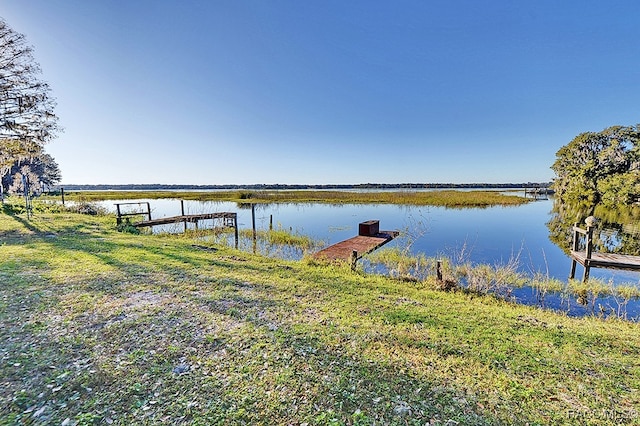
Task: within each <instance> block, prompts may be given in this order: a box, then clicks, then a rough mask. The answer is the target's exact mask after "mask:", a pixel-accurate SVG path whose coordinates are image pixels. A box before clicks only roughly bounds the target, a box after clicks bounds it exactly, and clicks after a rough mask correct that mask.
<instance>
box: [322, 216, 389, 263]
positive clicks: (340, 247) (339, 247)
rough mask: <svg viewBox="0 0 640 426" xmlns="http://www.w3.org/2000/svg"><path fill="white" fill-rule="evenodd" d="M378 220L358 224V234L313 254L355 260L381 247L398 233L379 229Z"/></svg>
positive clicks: (330, 258) (329, 258) (334, 258)
mask: <svg viewBox="0 0 640 426" xmlns="http://www.w3.org/2000/svg"><path fill="white" fill-rule="evenodd" d="M379 224H380V222H379V221H377V220H369V221H367V222H362V223H360V224H359V230H358V231H359V232H358V235H357V236H355V237H353V238H349V239H348V240H344V241H341V242H339V243H336V244H334V245H332V246H329V247H327V248H325V249H323V250H320V251H319V252H317V253H316V254H314V256H313V257H314V258H316V259H324V260H344V261H351V262H355V261H357V260H358V259H360V258H361V257H362V256H364V255H365V254H367V253H371V252H372V251H374V250H376V249H378V248H380V247H382V246H383V245H385V244H386V243H388V242H389V241H391V240H393V239H394V238H395V237H397V236H398V235H399V234H400V233H399V232H398V231H380V230H379Z"/></svg>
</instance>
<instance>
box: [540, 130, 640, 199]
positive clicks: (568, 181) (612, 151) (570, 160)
mask: <svg viewBox="0 0 640 426" xmlns="http://www.w3.org/2000/svg"><path fill="white" fill-rule="evenodd" d="M551 168H552V169H553V171H554V172H555V174H556V177H555V179H554V182H553V187H554V189H555V191H556V194H557V197H558V198H559V199H560V200H561V201H562V202H564V203H573V204H575V203H578V204H583V205H585V206H586V205H588V206H596V205H598V204H599V205H602V206H605V207H608V208H614V209H615V208H618V207H626V206H629V205H632V204H633V203H635V202H637V201H638V199H639V198H640V125H636V126H612V127H609V128H607V129H604V130H603V131H601V132H586V133H582V134H580V135H578V136H576V137H575V138H574V139H573V140H572V141H571V142H570V143H569V144H567V145H565V146H563V147H562V148H560V150H559V151H558V152H557V154H556V161H555V162H554V163H553V166H552V167H551Z"/></svg>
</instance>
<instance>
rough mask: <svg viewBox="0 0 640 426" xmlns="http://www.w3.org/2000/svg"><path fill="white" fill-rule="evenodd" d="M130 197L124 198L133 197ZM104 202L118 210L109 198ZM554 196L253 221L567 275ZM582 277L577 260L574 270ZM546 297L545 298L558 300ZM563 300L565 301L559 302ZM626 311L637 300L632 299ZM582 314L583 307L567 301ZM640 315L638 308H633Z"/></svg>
mask: <svg viewBox="0 0 640 426" xmlns="http://www.w3.org/2000/svg"><path fill="white" fill-rule="evenodd" d="M130 201H131V200H129V202H130ZM135 201H148V202H149V203H150V205H151V209H152V217H153V218H159V217H164V216H174V215H179V214H181V207H180V201H179V200H175V199H162V200H135ZM116 202H119V201H108V202H106V201H105V202H103V203H102V205H103V206H104V207H106V208H108V209H109V210H111V211H115V206H114V203H116ZM552 206H553V201H552V200H540V201H535V202H531V203H528V204H525V205H521V206H516V207H489V208H467V209H449V208H444V207H415V206H398V205H385V204H364V205H361V204H340V205H329V204H317V203H316V204H268V205H257V206H256V227H257V228H258V229H268V228H269V223H270V221H271V220H272V221H273V226H274V228H276V229H277V228H278V227H281V228H284V229H290V230H292V231H294V232H297V233H300V234H303V235H308V236H311V237H313V238H314V239H319V240H322V241H323V242H325V243H326V244H327V245H330V244H333V243H336V242H339V241H342V240H344V239H347V238H351V237H353V236H355V235H357V233H358V224H359V223H360V222H364V221H367V220H371V219H375V220H379V221H380V229H381V230H398V231H401V232H402V233H403V234H404V237H401V238H398V239H396V240H394V241H392V242H391V243H389V244H388V245H387V246H385V247H393V246H400V247H406V246H407V244H408V243H409V242H412V245H411V252H413V253H419V252H422V253H424V254H425V255H426V256H429V257H435V256H446V257H451V258H457V257H458V256H459V254H460V253H461V252H463V251H464V253H465V254H466V256H467V257H466V258H467V259H468V260H470V261H471V262H472V263H474V264H489V265H505V264H507V263H509V261H510V260H511V259H513V258H514V257H518V258H519V265H520V266H519V268H520V270H521V271H523V272H527V273H535V272H542V273H544V274H545V275H549V276H550V277H553V278H557V279H560V280H562V281H566V279H567V278H568V275H569V271H570V267H571V260H570V258H569V257H568V256H567V255H566V254H565V253H564V252H563V251H562V249H560V247H558V246H557V245H555V244H554V243H553V242H551V240H550V239H549V229H548V228H547V226H546V223H547V222H548V221H549V219H550V217H551V216H550V212H551V210H552ZM184 208H185V213H186V214H195V213H209V212H236V213H237V214H238V225H239V228H240V229H243V228H246V229H251V226H252V219H251V209H250V208H246V207H245V208H242V207H241V206H239V205H238V204H236V203H231V202H200V201H184ZM182 226H183V225H167V226H165V227H157V228H158V229H155V230H154V232H163V231H164V232H167V231H168V232H172V231H180V230H182V229H183V228H182ZM581 276H582V267H581V266H580V265H578V269H577V277H581ZM591 277H592V278H598V279H601V280H604V281H605V282H610V281H611V282H613V283H614V284H621V283H626V284H629V283H631V284H634V285H638V284H639V283H640V273H635V272H626V271H612V270H606V269H592V270H591ZM514 294H515V296H516V297H517V298H518V300H519V301H521V302H524V303H533V301H534V299H535V295H534V294H533V293H532V291H531V289H526V288H525V289H518V290H516V291H515V292H514ZM562 302H563V301H562V300H555V301H554V296H548V299H547V304H549V305H554V304H556V305H557V304H561V303H562ZM564 303H566V301H565V302H564ZM629 308H633V311H634V312H632V309H628V311H629V316H634V314H635V310H637V307H635V306H631V304H630V305H629ZM571 310H572V311H574V312H573V313H574V314H579V313H580V310H581V307H580V306H576V307H575V308H574V307H571ZM638 314H640V311H639V312H638V313H637V314H635V315H638Z"/></svg>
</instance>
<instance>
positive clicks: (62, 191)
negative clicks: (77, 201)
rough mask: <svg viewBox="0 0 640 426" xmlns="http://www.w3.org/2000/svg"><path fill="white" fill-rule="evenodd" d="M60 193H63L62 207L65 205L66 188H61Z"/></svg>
mask: <svg viewBox="0 0 640 426" xmlns="http://www.w3.org/2000/svg"><path fill="white" fill-rule="evenodd" d="M60 194H62V207H64V188H60Z"/></svg>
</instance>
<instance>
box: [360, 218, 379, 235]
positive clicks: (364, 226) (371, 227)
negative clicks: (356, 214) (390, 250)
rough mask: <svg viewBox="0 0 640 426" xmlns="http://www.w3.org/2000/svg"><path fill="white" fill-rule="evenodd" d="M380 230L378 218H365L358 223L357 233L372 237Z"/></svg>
mask: <svg viewBox="0 0 640 426" xmlns="http://www.w3.org/2000/svg"><path fill="white" fill-rule="evenodd" d="M379 232H380V221H379V220H367V221H366V222H362V223H360V224H359V225H358V235H362V236H365V237H373V236H375V235H377V234H378V233H379Z"/></svg>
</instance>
